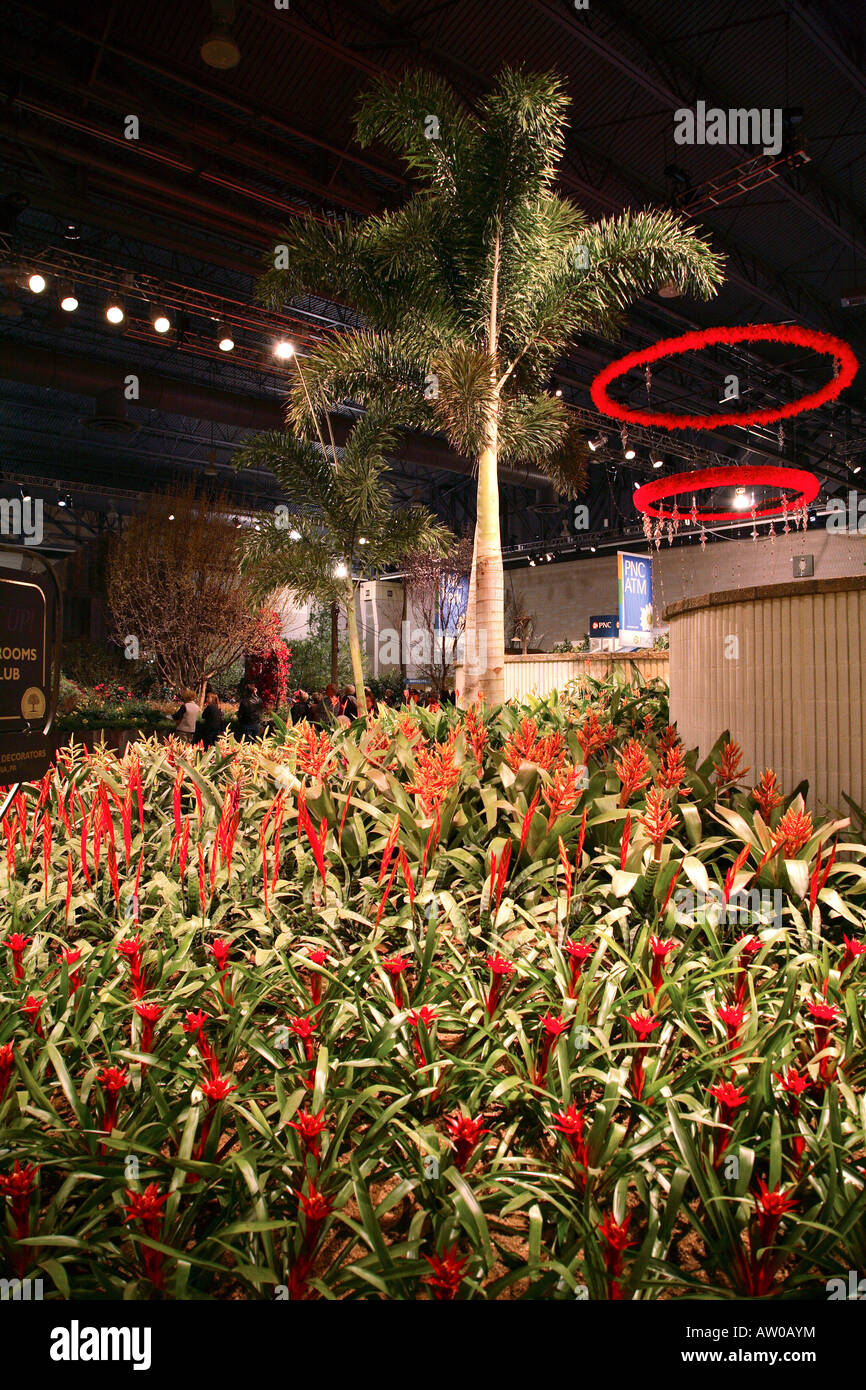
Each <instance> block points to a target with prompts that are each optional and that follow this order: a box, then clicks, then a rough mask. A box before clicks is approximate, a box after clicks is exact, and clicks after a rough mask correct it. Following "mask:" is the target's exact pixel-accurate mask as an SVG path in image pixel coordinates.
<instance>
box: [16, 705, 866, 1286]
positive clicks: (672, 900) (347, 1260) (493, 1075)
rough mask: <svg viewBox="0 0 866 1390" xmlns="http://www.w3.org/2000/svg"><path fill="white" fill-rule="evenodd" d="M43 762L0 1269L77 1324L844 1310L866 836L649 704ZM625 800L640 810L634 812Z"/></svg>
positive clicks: (19, 942)
mask: <svg viewBox="0 0 866 1390" xmlns="http://www.w3.org/2000/svg"><path fill="white" fill-rule="evenodd" d="M276 727H277V732H276V733H275V734H274V735H273V736H271V737H269V738H268V739H266V740H265V741H263V742H262V743H261V744H240V745H239V744H236V743H235V742H234V741H233V740H232V739H231V738H223V739H222V740H221V741H220V743H219V744H218V745H217V747H216V748H214V749H211V750H208V751H202V750H195V749H190V747H189V745H187V744H181V743H179V742H176V741H174V740H169V741H168V742H166V743H164V744H161V745H160V744H157V743H156V742H155V741H153V742H141V743H138V744H135V745H133V746H132V747H131V748H130V749H129V750H128V751H127V753H126V754H125V755H124V757H123V758H118V757H117V756H115V755H114V754H111V753H108V752H106V751H105V750H104V749H101V748H97V749H96V750H95V751H94V752H93V753H88V752H86V751H85V750H83V749H81V748H80V747H79V746H77V745H71V746H70V747H69V748H67V749H64V750H63V751H62V752H61V754H60V755H59V757H58V760H57V764H56V766H55V767H54V768H53V769H52V770H51V771H50V772H49V773H48V774H47V775H46V777H45V778H44V779H43V780H42V781H41V782H40V783H38V784H36V785H33V786H30V787H27V788H25V789H24V790H23V791H22V792H21V793H20V794H19V795H18V796H17V797H16V799H15V800H14V801H13V803H12V806H11V807H10V809H9V811H8V813H7V815H6V817H5V819H4V820H3V822H2V842H0V891H2V900H0V940H2V948H0V1201H2V1203H3V1206H4V1212H3V1226H2V1233H0V1240H2V1252H0V1263H2V1264H3V1265H8V1267H9V1269H10V1271H12V1272H13V1273H14V1274H16V1275H18V1276H19V1277H25V1276H26V1275H27V1274H28V1273H29V1274H32V1275H35V1274H38V1275H41V1276H43V1277H44V1279H45V1283H46V1288H49V1287H50V1289H51V1290H53V1292H54V1296H61V1297H69V1296H72V1297H76V1298H105V1297H126V1298H163V1297H165V1298H180V1299H184V1298H216V1299H218V1298H224V1297H227V1296H233V1295H234V1296H241V1297H247V1298H274V1297H277V1298H292V1299H312V1298H319V1297H327V1298H348V1297H352V1298H387V1299H416V1298H420V1299H425V1298H435V1299H452V1298H457V1299H466V1298H474V1299H499V1298H521V1299H535V1298H553V1299H563V1298H572V1297H574V1296H575V1295H576V1294H581V1293H582V1292H583V1291H586V1292H587V1293H588V1295H589V1297H591V1298H604V1299H634V1298H638V1299H643V1298H655V1297H658V1296H659V1294H661V1293H664V1294H665V1295H666V1296H682V1295H687V1296H691V1297H704V1298H752V1297H762V1298H770V1297H774V1298H780V1299H787V1298H801V1297H809V1296H813V1297H825V1296H826V1290H825V1283H826V1281H827V1280H829V1279H832V1278H835V1277H837V1276H838V1275H839V1273H840V1272H841V1273H842V1274H845V1272H846V1271H847V1270H848V1269H849V1268H852V1267H855V1268H856V1267H858V1260H861V1256H862V1249H863V1247H862V1229H863V1224H864V1216H866V1195H864V1179H863V1170H862V1152H863V1145H864V1139H866V1136H864V1122H863V1113H864V1111H863V1102H862V1094H863V1086H864V1079H866V1067H864V1050H863V992H864V969H866V966H864V961H863V956H864V954H866V931H864V922H866V863H864V858H866V849H864V846H863V845H862V844H859V843H857V842H856V841H855V840H854V839H852V838H850V827H849V826H848V823H847V822H846V821H832V820H831V821H818V820H817V819H815V818H814V817H813V816H812V815H811V814H810V813H809V812H807V810H806V809H805V806H804V804H803V799H802V795H801V793H800V791H799V790H795V791H794V792H793V793H788V794H786V793H785V791H784V789H780V788H779V787H778V784H777V780H776V779H775V778H774V776H773V774H772V770H770V771H767V772H762V774H761V775H760V776H757V775H756V774H755V773H754V772H753V773H752V777H753V778H754V782H753V783H752V788H750V786H749V781H748V780H747V781H746V782H742V781H734V780H733V774H738V773H739V771H741V770H742V759H741V758H737V757H736V756H735V754H736V752H737V750H736V749H732V748H731V743H732V740H731V739H730V736H729V735H728V734H724V735H723V736H722V738H721V739H720V740H719V743H718V744H717V746H716V748H715V749H713V750H712V751H711V753H710V754H709V756H708V757H707V758H705V759H703V760H699V759H698V757H697V756H696V754H695V753H694V751H688V750H686V749H684V748H683V747H682V745H681V743H680V741H679V739H678V736H677V732H676V730H675V729H673V728H671V727H670V725H669V722H668V713H667V700H666V691H665V689H664V687H663V686H661V685H659V684H653V685H650V686H641V685H635V684H634V683H631V684H629V683H621V684H618V685H616V684H607V685H601V684H595V683H587V684H585V685H584V686H583V687H581V688H580V689H575V690H573V691H570V692H568V693H567V694H566V696H564V697H563V698H562V699H561V700H557V699H550V700H547V701H534V702H531V703H530V704H528V705H525V706H503V707H501V708H499V709H497V710H492V711H486V710H485V709H484V707H483V706H476V707H474V708H472V709H471V710H469V711H466V712H456V711H454V710H453V709H441V710H434V711H430V710H428V711H418V710H414V711H409V710H406V709H404V710H401V711H384V712H383V713H382V714H381V716H380V717H379V718H378V719H377V720H376V721H373V722H372V723H371V724H370V725H369V726H368V727H362V726H360V725H357V724H356V725H355V726H353V728H352V729H349V730H344V729H339V728H338V729H334V730H329V731H325V732H324V733H323V732H317V731H314V730H311V729H309V728H307V727H306V726H304V725H298V726H296V727H295V728H293V729H291V728H290V729H286V728H284V727H283V726H281V725H279V724H278V725H277V726H276ZM626 792H627V794H626Z"/></svg>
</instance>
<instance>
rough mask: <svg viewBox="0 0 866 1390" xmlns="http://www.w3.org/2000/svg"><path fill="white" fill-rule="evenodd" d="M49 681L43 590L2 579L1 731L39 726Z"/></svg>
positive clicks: (19, 579) (31, 582)
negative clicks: (23, 724) (23, 725)
mask: <svg viewBox="0 0 866 1390" xmlns="http://www.w3.org/2000/svg"><path fill="white" fill-rule="evenodd" d="M47 680H48V604H47V602H46V598H45V590H44V589H43V588H42V585H41V584H38V583H37V582H36V580H35V579H31V578H29V577H25V576H24V575H14V576H13V575H9V574H3V575H0V730H3V729H6V730H10V729H16V728H17V729H20V728H21V726H22V722H26V723H32V724H39V725H40V726H41V725H42V723H43V722H44V719H45V711H46V709H47V707H48V691H47V689H46V685H47Z"/></svg>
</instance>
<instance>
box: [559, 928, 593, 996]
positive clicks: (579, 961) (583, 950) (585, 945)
mask: <svg viewBox="0 0 866 1390" xmlns="http://www.w3.org/2000/svg"><path fill="white" fill-rule="evenodd" d="M562 949H563V950H564V951H565V954H566V955H567V956H568V964H569V967H570V969H571V982H570V984H569V989H568V993H569V996H570V997H571V998H573V997H574V994H575V992H576V990H577V982H578V980H579V978H580V975H581V972H582V970H583V967H584V965H585V964H586V962H587V961H588V960H590V959H591V957H592V956H593V955H594V954H595V946H594V945H593V944H592V942H591V941H571V940H568V941H564V942H563V944H562Z"/></svg>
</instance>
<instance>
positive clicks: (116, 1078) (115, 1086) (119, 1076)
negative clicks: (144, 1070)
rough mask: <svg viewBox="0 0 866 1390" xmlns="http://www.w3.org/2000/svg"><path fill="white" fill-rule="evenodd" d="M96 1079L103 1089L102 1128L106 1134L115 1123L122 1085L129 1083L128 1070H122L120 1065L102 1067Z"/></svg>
mask: <svg viewBox="0 0 866 1390" xmlns="http://www.w3.org/2000/svg"><path fill="white" fill-rule="evenodd" d="M96 1079H97V1081H98V1082H99V1084H100V1086H101V1087H102V1089H103V1090H104V1091H105V1109H104V1111H103V1117H102V1128H103V1129H104V1130H105V1131H106V1133H107V1134H110V1133H111V1131H112V1130H113V1129H114V1126H115V1125H116V1124H117V1104H118V1101H119V1099H120V1093H121V1091H122V1090H123V1088H124V1086H128V1085H129V1072H128V1071H123V1070H122V1068H120V1067H103V1069H102V1071H101V1072H100V1073H99V1075H98V1076H97V1078H96Z"/></svg>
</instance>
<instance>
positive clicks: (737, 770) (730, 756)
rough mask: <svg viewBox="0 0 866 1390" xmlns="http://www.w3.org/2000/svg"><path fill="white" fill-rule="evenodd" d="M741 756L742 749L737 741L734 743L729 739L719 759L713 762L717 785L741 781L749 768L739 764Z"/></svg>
mask: <svg viewBox="0 0 866 1390" xmlns="http://www.w3.org/2000/svg"><path fill="white" fill-rule="evenodd" d="M742 758H743V750H742V748H741V747H740V745H739V744H738V743H734V742H733V740H731V741H730V742H729V743H726V744H725V746H724V748H723V749H722V752H721V755H720V757H719V761H718V762H717V763H713V769H714V771H715V774H716V786H717V787H729V786H733V785H734V783H736V782H742V780H743V778H744V777H745V775H746V773H747V772H748V771H749V768H747V767H741V766H740V764H741V762H742Z"/></svg>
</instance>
